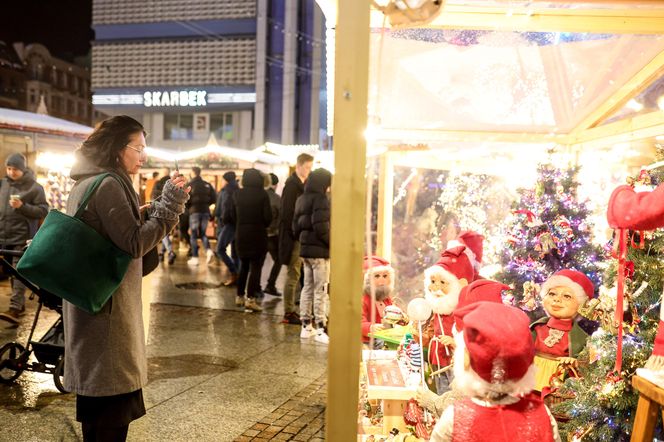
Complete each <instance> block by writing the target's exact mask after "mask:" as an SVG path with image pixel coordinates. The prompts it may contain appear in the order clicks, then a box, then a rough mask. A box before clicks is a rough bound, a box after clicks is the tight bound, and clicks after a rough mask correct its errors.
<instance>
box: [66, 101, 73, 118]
mask: <svg viewBox="0 0 664 442" xmlns="http://www.w3.org/2000/svg"><path fill="white" fill-rule="evenodd" d="M67 113H68V114H69V115H74V102H73V101H71V100H67Z"/></svg>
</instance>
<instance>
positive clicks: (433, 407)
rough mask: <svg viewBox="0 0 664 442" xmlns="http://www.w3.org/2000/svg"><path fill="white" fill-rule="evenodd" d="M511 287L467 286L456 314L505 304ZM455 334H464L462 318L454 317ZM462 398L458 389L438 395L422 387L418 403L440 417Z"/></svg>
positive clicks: (493, 284)
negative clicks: (505, 293) (469, 308)
mask: <svg viewBox="0 0 664 442" xmlns="http://www.w3.org/2000/svg"><path fill="white" fill-rule="evenodd" d="M509 289H510V287H509V286H507V285H505V284H503V283H500V282H498V281H492V280H490V279H480V280H477V281H475V282H473V283H471V284H470V285H467V286H465V287H464V288H462V289H461V292H460V293H459V303H458V305H457V308H456V309H455V312H456V311H457V310H461V309H463V308H465V307H467V306H469V305H471V304H475V303H477V302H493V303H496V304H502V303H503V296H502V295H503V291H505V290H509ZM453 333H455V336H456V334H459V333H463V322H462V320H461V318H460V317H458V316H456V315H455V317H454V330H453ZM459 397H460V393H459V391H458V390H457V389H455V388H452V389H451V390H450V391H447V392H445V393H444V394H442V395H440V396H439V395H437V394H435V393H434V392H432V391H431V390H429V389H428V388H426V387H424V386H423V387H420V388H419V389H418V391H417V397H416V399H417V402H418V403H419V404H420V405H422V406H423V407H424V408H426V409H427V410H429V411H431V412H432V413H433V414H434V415H435V416H436V417H440V415H441V414H442V413H443V410H445V408H447V407H448V406H449V405H451V404H452V403H453V402H454V401H455V400H456V399H458V398H459Z"/></svg>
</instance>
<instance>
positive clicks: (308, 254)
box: [293, 169, 332, 344]
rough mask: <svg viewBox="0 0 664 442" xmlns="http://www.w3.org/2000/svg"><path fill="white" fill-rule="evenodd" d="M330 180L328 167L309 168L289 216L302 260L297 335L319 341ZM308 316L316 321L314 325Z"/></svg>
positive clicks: (327, 263)
mask: <svg viewBox="0 0 664 442" xmlns="http://www.w3.org/2000/svg"><path fill="white" fill-rule="evenodd" d="M331 183H332V174H331V173H330V172H329V171H328V170H325V169H317V170H315V171H313V172H312V173H311V175H309V179H308V180H307V182H306V184H305V185H304V193H303V194H302V196H300V197H299V198H298V199H297V202H296V203H295V215H294V217H293V232H294V233H295V238H298V239H299V241H300V257H302V258H303V260H304V287H303V288H302V294H301V295H300V319H301V320H302V331H301V332H300V338H302V339H309V338H311V337H315V341H316V342H319V343H321V344H327V343H329V341H330V338H329V337H328V336H327V334H326V333H325V330H324V328H325V323H326V322H327V317H326V314H325V310H326V302H327V285H328V283H329V279H330V201H329V199H328V197H327V191H328V189H329V188H330V185H331ZM312 310H313V315H312ZM312 316H313V318H312ZM312 319H313V320H314V321H315V322H316V329H314V328H313V325H312Z"/></svg>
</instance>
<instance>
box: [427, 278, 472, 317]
mask: <svg viewBox="0 0 664 442" xmlns="http://www.w3.org/2000/svg"><path fill="white" fill-rule="evenodd" d="M464 285H466V280H465V279H463V278H462V279H460V280H457V279H456V278H450V276H449V275H447V274H445V273H433V274H430V275H428V277H427V280H426V281H425V287H424V288H425V291H424V292H425V294H424V297H425V299H426V300H427V301H428V302H429V305H431V309H432V310H433V311H434V313H438V314H442V315H449V314H451V313H452V312H453V311H454V309H455V308H456V306H457V304H458V303H459V292H460V291H461V287H463V286H464Z"/></svg>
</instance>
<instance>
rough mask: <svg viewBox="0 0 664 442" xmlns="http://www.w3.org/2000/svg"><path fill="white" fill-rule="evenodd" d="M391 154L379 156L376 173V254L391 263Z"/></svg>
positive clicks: (392, 193) (392, 179) (392, 195)
mask: <svg viewBox="0 0 664 442" xmlns="http://www.w3.org/2000/svg"><path fill="white" fill-rule="evenodd" d="M392 156H393V155H392V153H390V152H385V153H384V154H383V155H381V156H380V171H379V173H378V241H376V244H377V247H376V254H377V255H379V256H382V257H383V258H385V259H387V260H388V261H392V258H391V257H392V214H393V210H394V207H392V202H393V201H394V161H393V159H392Z"/></svg>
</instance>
